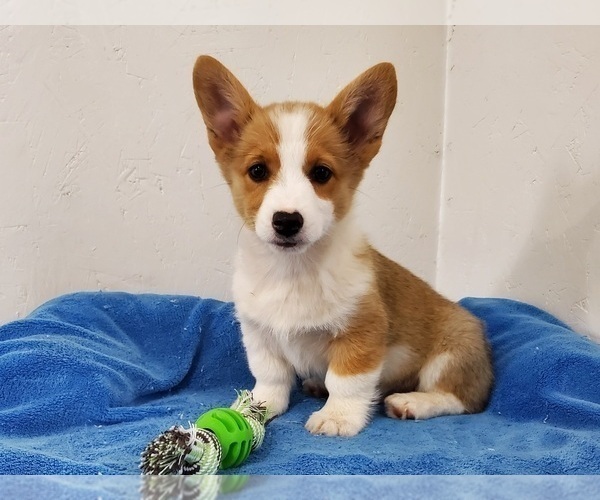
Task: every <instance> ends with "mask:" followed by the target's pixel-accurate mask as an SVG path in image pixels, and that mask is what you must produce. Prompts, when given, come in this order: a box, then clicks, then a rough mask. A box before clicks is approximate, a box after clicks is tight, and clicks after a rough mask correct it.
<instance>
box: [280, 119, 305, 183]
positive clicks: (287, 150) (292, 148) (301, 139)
mask: <svg viewBox="0 0 600 500" xmlns="http://www.w3.org/2000/svg"><path fill="white" fill-rule="evenodd" d="M271 116H272V119H273V121H274V122H275V126H276V127H277V130H278V132H279V144H278V145H277V152H278V153H279V161H280V163H281V172H280V181H282V182H286V180H287V179H286V178H287V177H290V176H292V177H295V175H297V174H298V173H300V174H302V167H303V166H304V162H305V160H306V150H307V140H306V132H307V129H308V120H309V115H308V110H307V109H305V108H298V109H296V110H294V111H274V112H273V113H272V115H271Z"/></svg>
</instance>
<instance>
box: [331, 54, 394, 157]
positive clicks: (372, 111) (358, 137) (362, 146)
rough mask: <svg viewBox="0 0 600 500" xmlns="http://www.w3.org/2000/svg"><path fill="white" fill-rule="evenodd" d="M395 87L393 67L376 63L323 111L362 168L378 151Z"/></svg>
mask: <svg viewBox="0 0 600 500" xmlns="http://www.w3.org/2000/svg"><path fill="white" fill-rule="evenodd" d="M397 87H398V85H397V82H396V71H395V70H394V66H392V64H390V63H380V64H377V65H376V66H373V67H372V68H370V69H368V70H367V71H365V72H364V73H363V74H361V75H360V76H359V77H358V78H356V79H355V80H353V81H352V82H351V83H350V84H348V85H347V86H346V87H345V88H344V89H343V90H342V91H341V92H340V93H339V94H338V95H337V96H336V97H335V99H334V100H333V101H332V102H331V104H329V106H328V107H327V110H328V111H329V113H330V114H331V116H332V117H333V119H334V121H335V122H336V124H337V125H338V126H339V127H340V129H341V130H342V132H343V134H344V136H345V138H346V140H347V142H348V143H349V144H350V146H351V147H352V149H353V150H354V152H355V153H356V154H357V155H358V157H359V159H360V160H361V162H362V163H363V164H364V166H367V165H368V163H369V162H370V161H371V160H372V159H373V157H374V156H375V155H376V154H377V152H378V151H379V147H380V146H381V139H382V137H383V133H384V131H385V127H386V125H387V122H388V119H389V117H390V115H391V114H392V111H393V110H394V106H395V105H396V96H397V92H398V91H397Z"/></svg>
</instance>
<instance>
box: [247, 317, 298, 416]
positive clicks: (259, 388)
mask: <svg viewBox="0 0 600 500" xmlns="http://www.w3.org/2000/svg"><path fill="white" fill-rule="evenodd" d="M241 326H242V338H243V342H244V347H245V348H246V355H247V357H248V365H249V367H250V372H251V373H252V375H253V376H254V378H255V379H256V384H255V385H254V389H252V399H253V400H254V401H255V402H257V403H264V404H265V406H266V407H267V411H268V418H273V417H276V416H277V415H280V414H282V413H283V412H285V411H286V410H287V407H288V404H289V400H290V391H291V389H292V384H293V383H294V380H295V372H294V369H293V367H292V366H291V365H290V363H288V361H287V360H286V359H285V358H284V357H283V355H282V354H281V352H280V350H279V349H278V345H277V343H276V342H275V339H273V338H272V336H271V335H270V333H268V332H264V331H262V330H261V329H260V328H258V327H256V326H253V325H251V324H247V323H244V322H242V325H241Z"/></svg>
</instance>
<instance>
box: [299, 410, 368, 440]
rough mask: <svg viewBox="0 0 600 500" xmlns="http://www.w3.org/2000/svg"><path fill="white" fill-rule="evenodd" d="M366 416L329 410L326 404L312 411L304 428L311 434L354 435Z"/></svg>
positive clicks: (361, 427) (364, 421)
mask: <svg viewBox="0 0 600 500" xmlns="http://www.w3.org/2000/svg"><path fill="white" fill-rule="evenodd" d="M366 423H367V422H366V418H363V417H361V416H357V415H355V416H352V415H344V414H342V413H339V412H336V411H331V410H329V409H328V408H327V407H326V406H325V407H323V408H322V409H321V410H319V411H316V412H314V413H313V414H312V415H311V416H310V418H309V419H308V421H307V422H306V425H305V427H306V429H307V430H308V431H310V432H311V433H312V434H324V435H326V436H355V435H356V434H358V433H359V432H360V431H361V430H362V429H363V427H364V426H365V425H366Z"/></svg>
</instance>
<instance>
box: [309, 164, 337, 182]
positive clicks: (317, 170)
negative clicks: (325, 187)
mask: <svg viewBox="0 0 600 500" xmlns="http://www.w3.org/2000/svg"><path fill="white" fill-rule="evenodd" d="M332 175H333V172H332V171H331V170H330V169H329V168H327V167H326V166H325V165H317V166H315V167H313V169H312V170H311V171H310V178H311V180H313V181H314V182H316V183H317V184H325V183H326V182H327V181H329V179H331V176H332Z"/></svg>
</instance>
